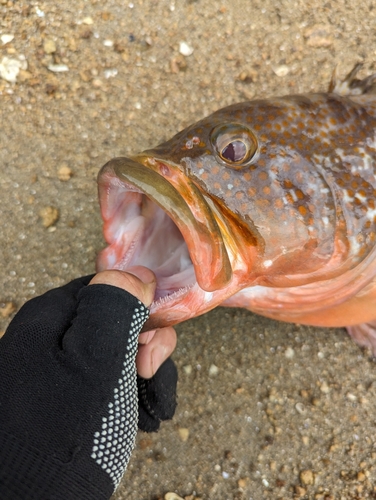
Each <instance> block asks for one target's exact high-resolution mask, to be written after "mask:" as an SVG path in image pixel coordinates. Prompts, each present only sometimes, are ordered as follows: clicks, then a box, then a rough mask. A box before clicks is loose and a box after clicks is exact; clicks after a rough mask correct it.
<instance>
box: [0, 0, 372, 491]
mask: <svg viewBox="0 0 376 500" xmlns="http://www.w3.org/2000/svg"><path fill="white" fill-rule="evenodd" d="M0 13H1V19H2V20H1V24H0V37H2V36H3V35H13V36H14V38H13V39H12V40H11V41H8V42H7V43H5V44H4V43H3V42H4V41H7V40H9V37H8V38H0V63H1V62H2V61H3V66H4V65H5V66H7V65H9V61H8V62H6V61H5V63H4V57H7V58H8V59H14V60H16V61H19V67H20V72H19V74H18V75H17V81H16V82H15V83H11V82H7V81H6V80H4V78H2V79H1V78H0V123H1V127H0V148H1V171H0V186H1V200H0V212H1V221H2V241H1V244H0V257H1V262H2V267H1V271H0V285H1V286H0V290H1V292H0V306H1V309H0V320H1V321H0V329H1V330H5V328H6V325H7V323H8V322H9V320H10V318H11V317H12V314H13V313H14V312H12V311H13V310H15V309H18V308H19V307H20V306H21V305H22V304H23V302H24V301H25V300H27V299H29V298H31V297H33V296H35V295H37V294H40V293H42V292H44V291H45V290H47V289H49V288H51V287H54V286H59V285H61V284H63V283H65V282H66V281H68V280H70V279H72V278H75V277H77V276H80V275H85V274H89V273H92V272H94V265H95V256H96V254H97V253H98V251H99V250H100V249H101V248H102V247H103V245H104V241H103V238H102V234H101V218H100V214H99V206H98V202H97V193H96V175H97V172H98V170H99V168H100V167H101V166H102V165H103V164H104V163H105V162H106V161H107V160H109V159H110V158H112V157H114V156H121V155H126V154H129V153H130V152H131V151H136V152H137V151H140V150H142V149H145V148H147V147H151V146H153V145H156V144H158V143H159V142H161V141H162V140H164V139H167V138H169V137H171V136H172V135H173V134H174V133H176V132H177V131H179V130H180V129H181V128H183V127H185V126H186V125H188V124H190V123H192V122H193V121H196V120H198V119H200V118H202V117H203V116H204V115H206V114H208V113H210V112H212V111H214V110H216V109H218V108H219V107H222V106H225V105H228V104H231V103H234V102H238V101H242V100H247V99H251V98H254V97H267V96H270V95H275V94H280V95H283V94H289V93H298V92H309V91H322V90H326V89H327V86H328V82H329V80H330V76H331V73H332V71H333V68H334V67H335V65H336V64H340V72H341V73H343V74H345V73H346V72H347V71H349V70H350V69H351V68H352V66H353V65H354V63H356V62H358V61H364V69H363V70H362V76H366V75H367V74H370V73H371V72H374V71H376V65H375V57H376V37H375V25H376V9H374V8H373V4H372V2H370V1H369V2H366V1H362V2H358V3H357V5H356V7H355V6H354V4H353V3H348V2H345V1H338V2H331V3H329V2H327V3H326V2H316V1H315V2H313V3H309V4H308V3H307V4H306V3H305V2H287V1H286V2H281V3H278V4H276V3H275V2H272V1H270V0H265V1H259V0H257V1H252V2H249V1H246V0H235V1H230V0H224V1H221V2H214V1H210V0H199V1H194V0H192V1H185V2H174V1H172V0H170V1H157V0H155V1H152V0H150V1H139V2H137V1H134V2H122V1H120V0H112V1H98V0H92V1H91V2H87V1H81V0H78V1H77V2H68V1H67V0H62V1H61V2H58V3H55V2H48V1H46V2H43V1H41V2H34V1H31V2H26V1H14V2H12V1H7V0H0ZM182 42H184V43H185V44H186V45H182ZM2 43H3V45H1V44H2ZM188 54H189V55H188ZM57 70H59V71H57ZM61 70H63V71H61ZM8 78H9V76H8ZM178 334H179V344H178V348H177V350H176V352H175V354H174V360H175V361H176V364H177V366H178V368H179V375H180V381H179V388H178V393H179V405H178V409H177V412H176V416H175V418H174V420H173V421H172V422H169V423H166V424H164V425H163V426H162V429H161V431H160V432H159V433H158V434H155V435H146V434H139V436H138V440H137V448H136V451H135V453H134V455H133V457H132V459H131V463H130V465H129V469H128V471H127V473H126V475H125V477H124V479H123V481H122V484H121V486H120V488H119V490H118V491H117V493H116V494H115V495H114V497H113V498H114V500H115V499H116V500H125V499H127V500H157V499H158V500H159V499H164V498H165V495H166V493H168V492H176V493H177V494H178V495H180V497H182V498H184V499H185V500H198V499H244V500H245V499H247V500H250V499H253V500H258V499H261V498H265V499H272V500H274V499H290V498H308V499H317V500H324V499H325V500H329V499H330V500H331V499H341V500H342V499H346V500H347V499H363V498H364V499H365V498H375V495H376V487H375V486H374V485H375V484H376V481H375V479H376V398H375V396H376V383H375V379H376V366H375V363H374V361H373V359H372V358H371V356H370V353H369V352H367V351H363V350H361V349H359V348H358V347H357V346H356V345H355V344H353V343H352V341H351V340H350V338H348V336H347V335H346V334H345V332H344V331H343V330H335V329H318V328H309V327H300V326H297V325H292V324H282V323H277V322H274V321H271V320H267V319H265V318H261V317H258V316H256V315H253V314H251V313H248V312H246V311H242V310H225V309H217V310H215V311H212V312H211V313H209V314H206V315H204V316H202V317H200V318H197V319H195V320H192V321H189V322H186V323H184V324H181V325H179V326H178ZM166 498H168V497H166Z"/></svg>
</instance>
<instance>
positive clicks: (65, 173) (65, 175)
mask: <svg viewBox="0 0 376 500" xmlns="http://www.w3.org/2000/svg"><path fill="white" fill-rule="evenodd" d="M72 175H73V171H72V169H71V168H69V167H68V165H62V166H61V167H60V168H59V171H58V173H57V176H58V178H59V179H60V180H61V181H69V179H70V178H71V177H72Z"/></svg>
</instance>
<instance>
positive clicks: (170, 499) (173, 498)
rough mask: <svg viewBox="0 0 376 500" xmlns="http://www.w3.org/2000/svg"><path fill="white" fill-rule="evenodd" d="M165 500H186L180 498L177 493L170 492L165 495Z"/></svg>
mask: <svg viewBox="0 0 376 500" xmlns="http://www.w3.org/2000/svg"><path fill="white" fill-rule="evenodd" d="M164 500H184V498H182V497H179V495H177V494H176V493H172V492H169V493H166V494H165V496H164Z"/></svg>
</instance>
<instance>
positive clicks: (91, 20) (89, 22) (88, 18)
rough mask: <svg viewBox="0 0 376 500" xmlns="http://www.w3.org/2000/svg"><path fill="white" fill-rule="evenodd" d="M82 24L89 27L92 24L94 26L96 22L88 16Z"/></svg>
mask: <svg viewBox="0 0 376 500" xmlns="http://www.w3.org/2000/svg"><path fill="white" fill-rule="evenodd" d="M81 23H82V24H87V25H88V26H90V25H91V24H94V21H93V18H92V17H90V16H88V17H84V18H83V19H82V21H81Z"/></svg>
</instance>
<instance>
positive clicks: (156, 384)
mask: <svg viewBox="0 0 376 500" xmlns="http://www.w3.org/2000/svg"><path fill="white" fill-rule="evenodd" d="M177 381H178V372H177V369H176V366H175V364H174V362H173V361H172V359H171V358H168V359H167V360H166V361H165V362H164V363H163V364H162V366H161V367H160V368H159V370H158V371H157V373H156V374H155V375H154V377H152V378H150V379H147V380H146V379H144V378H141V377H140V376H138V377H137V385H138V396H139V401H138V404H139V406H138V410H139V419H138V426H139V428H140V429H142V430H143V431H146V432H156V431H157V430H158V429H159V426H160V423H161V421H162V420H169V419H171V418H172V417H173V416H174V413H175V409H176V404H177V401H176V384H177Z"/></svg>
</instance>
